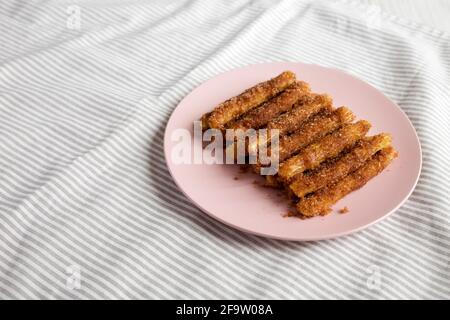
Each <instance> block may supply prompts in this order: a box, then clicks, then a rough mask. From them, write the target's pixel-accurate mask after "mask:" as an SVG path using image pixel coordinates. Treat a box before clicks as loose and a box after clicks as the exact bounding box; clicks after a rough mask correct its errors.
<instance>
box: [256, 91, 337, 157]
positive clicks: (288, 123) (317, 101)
mask: <svg viewBox="0 0 450 320" xmlns="http://www.w3.org/2000/svg"><path fill="white" fill-rule="evenodd" d="M332 104H333V100H332V99H331V97H330V96H328V95H312V96H311V97H309V98H308V99H307V101H300V102H299V103H296V104H295V105H294V107H293V108H292V109H291V110H290V111H288V112H285V113H283V114H282V115H280V116H278V117H277V118H275V119H273V120H271V121H269V123H268V124H267V134H266V135H261V136H259V137H258V141H257V142H256V143H255V144H250V145H249V150H253V151H254V150H256V149H257V147H258V146H261V145H262V144H263V143H267V144H268V143H269V142H270V140H271V137H272V135H273V134H274V132H275V131H272V130H273V129H277V130H278V132H279V135H280V137H281V136H284V135H286V134H288V133H290V132H293V131H296V130H297V129H299V128H300V127H301V126H302V124H303V123H304V122H305V121H306V120H307V119H309V118H310V117H311V116H313V115H315V114H317V113H319V112H320V111H322V110H331V108H332Z"/></svg>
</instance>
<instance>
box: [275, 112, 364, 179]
mask: <svg viewBox="0 0 450 320" xmlns="http://www.w3.org/2000/svg"><path fill="white" fill-rule="evenodd" d="M370 126H371V125H370V123H369V122H368V121H365V120H361V121H358V122H356V123H349V124H345V125H344V126H342V128H340V129H338V130H336V131H334V132H332V133H330V134H329V135H327V136H325V137H323V138H322V139H320V140H319V141H317V142H315V143H313V144H310V145H309V146H307V147H306V148H304V149H303V150H302V151H300V153H299V154H297V155H295V156H293V157H292V158H289V159H288V160H286V161H285V162H283V163H282V164H281V166H280V170H279V172H278V174H279V176H280V178H281V179H282V180H283V182H285V183H288V182H289V180H290V179H291V178H292V177H293V176H295V175H296V174H298V173H302V172H304V171H306V170H310V169H314V168H316V167H318V166H319V165H320V164H321V163H322V162H323V161H325V160H327V159H330V158H334V157H335V156H337V155H338V154H339V153H340V152H341V151H342V150H344V149H345V148H348V147H350V146H352V145H353V144H355V143H356V142H357V141H358V140H359V139H361V138H362V137H364V136H365V134H366V133H367V131H369V129H370Z"/></svg>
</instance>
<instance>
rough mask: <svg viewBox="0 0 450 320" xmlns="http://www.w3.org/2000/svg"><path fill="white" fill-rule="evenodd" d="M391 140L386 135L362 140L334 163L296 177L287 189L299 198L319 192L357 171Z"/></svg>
mask: <svg viewBox="0 0 450 320" xmlns="http://www.w3.org/2000/svg"><path fill="white" fill-rule="evenodd" d="M391 140H392V139H391V136H390V135H389V134H387V133H381V134H378V135H376V136H373V137H368V138H365V139H362V140H360V141H359V142H358V143H357V145H356V146H355V147H354V148H353V149H351V150H350V151H349V152H348V153H346V154H344V155H342V156H341V157H339V158H337V159H335V160H334V161H330V162H327V163H323V164H322V165H321V166H320V167H318V168H317V169H316V170H313V171H312V172H310V173H308V174H300V175H298V176H296V177H295V178H294V179H293V181H292V183H291V184H290V185H289V188H290V189H291V190H292V191H293V192H294V194H295V195H296V196H297V197H299V198H301V197H303V196H305V195H306V194H308V193H311V192H314V191H316V190H319V189H320V188H322V187H324V186H326V185H328V184H330V183H332V182H334V181H337V180H339V179H341V178H343V177H345V176H346V175H348V174H349V173H350V172H353V171H355V170H356V169H358V168H359V167H360V166H362V165H363V164H364V162H366V161H367V160H368V159H369V158H370V157H371V156H372V155H373V154H375V153H376V152H378V151H379V150H381V149H383V148H386V147H387V146H389V145H390V144H391Z"/></svg>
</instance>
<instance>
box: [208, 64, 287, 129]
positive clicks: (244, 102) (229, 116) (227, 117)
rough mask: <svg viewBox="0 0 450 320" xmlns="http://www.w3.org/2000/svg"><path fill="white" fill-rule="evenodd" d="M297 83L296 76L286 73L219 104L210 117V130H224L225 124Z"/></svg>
mask: <svg viewBox="0 0 450 320" xmlns="http://www.w3.org/2000/svg"><path fill="white" fill-rule="evenodd" d="M294 82H295V74H294V73H293V72H291V71H285V72H283V73H281V74H280V75H278V76H276V77H275V78H273V79H270V80H269V81H265V82H261V83H259V84H257V85H255V86H253V87H251V88H250V89H247V90H245V91H244V92H242V93H241V94H239V95H238V96H236V97H233V98H231V99H229V100H227V101H225V102H222V103H221V104H219V105H218V106H217V107H216V108H215V109H214V110H213V111H212V112H211V114H210V115H209V117H208V124H209V127H210V128H216V129H223V128H224V127H225V124H226V123H227V122H229V121H231V120H233V119H235V118H237V117H239V116H240V115H242V114H244V113H245V112H247V111H249V110H251V109H253V108H255V107H257V106H259V105H260V104H262V103H264V102H265V101H266V100H268V99H270V98H272V97H274V96H275V95H277V94H278V93H280V92H281V91H283V90H284V89H286V87H288V86H290V85H291V84H293V83H294Z"/></svg>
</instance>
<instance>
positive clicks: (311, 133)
mask: <svg viewBox="0 0 450 320" xmlns="http://www.w3.org/2000/svg"><path fill="white" fill-rule="evenodd" d="M200 120H201V124H202V127H203V130H206V129H209V128H211V129H220V130H221V131H222V132H225V131H227V136H228V131H230V130H231V133H232V134H230V136H232V137H233V140H232V141H231V142H230V143H231V146H230V145H229V146H228V149H231V150H232V151H237V149H238V148H237V143H238V141H237V140H236V136H237V135H235V134H234V133H236V132H250V131H251V130H253V131H252V135H253V138H251V139H250V138H249V137H250V135H249V137H247V139H246V140H245V142H244V144H243V145H244V150H243V152H244V154H243V156H244V157H246V158H247V159H250V158H252V160H254V161H253V162H252V161H249V166H250V167H252V168H253V170H252V171H253V172H255V173H256V174H262V175H265V178H266V183H265V184H264V186H266V187H267V186H268V187H272V188H277V189H280V191H283V192H285V194H286V201H291V202H292V203H291V205H293V206H294V207H295V208H296V210H297V212H295V213H293V214H290V215H289V216H297V217H300V218H311V217H314V216H322V215H326V214H328V213H330V212H332V206H333V205H334V204H335V203H336V202H338V201H339V200H340V199H342V198H343V197H345V196H346V195H347V194H349V193H351V192H353V191H355V190H357V189H359V188H361V187H363V186H364V185H365V184H366V183H367V182H368V181H369V180H370V179H372V178H373V177H375V176H376V175H378V174H379V173H381V172H382V171H383V170H384V169H385V168H386V167H387V166H388V165H389V164H390V163H391V162H392V161H393V160H394V159H395V158H396V157H397V156H398V153H397V152H396V151H395V149H394V148H393V147H392V145H391V144H392V137H391V136H390V134H388V133H380V134H377V135H374V136H366V135H367V133H368V131H369V129H370V128H371V124H370V122H369V121H367V120H358V121H356V122H355V115H354V114H353V113H352V111H351V110H350V109H349V108H347V107H345V106H341V107H339V108H334V107H333V100H332V97H331V96H329V95H327V94H324V93H315V92H312V90H311V87H310V86H309V84H308V83H306V82H304V81H300V80H297V78H296V75H295V74H294V73H293V72H291V71H285V72H282V73H281V74H279V75H278V76H276V77H274V78H272V79H269V80H267V81H265V82H262V83H259V84H256V85H255V86H253V87H251V88H249V89H247V90H245V91H244V92H242V93H241V94H239V95H237V96H235V97H231V98H230V99H229V100H227V101H225V102H222V103H221V104H219V105H218V106H216V107H215V108H214V109H213V110H211V111H210V112H208V113H206V114H204V115H203V116H202V117H201V119H200ZM255 132H256V133H255ZM255 134H256V135H255ZM237 158H238V156H236V155H234V159H237ZM269 168H270V169H271V170H268V169H269ZM280 191H278V192H280ZM342 210H343V209H341V211H342ZM341 211H339V212H341ZM348 211H349V209H348V208H347V207H345V212H348Z"/></svg>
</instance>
